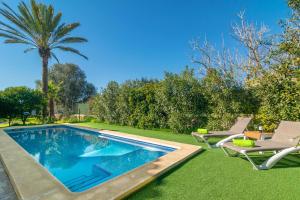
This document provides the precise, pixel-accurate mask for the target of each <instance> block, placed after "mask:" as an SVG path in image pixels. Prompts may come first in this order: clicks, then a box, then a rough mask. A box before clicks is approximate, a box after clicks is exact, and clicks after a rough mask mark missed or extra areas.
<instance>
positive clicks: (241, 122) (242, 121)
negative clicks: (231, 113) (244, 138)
mask: <svg viewBox="0 0 300 200" xmlns="http://www.w3.org/2000/svg"><path fill="white" fill-rule="evenodd" d="M251 119H252V117H238V118H237V120H236V122H235V124H234V125H233V126H232V127H231V128H230V131H231V132H233V133H236V134H239V133H243V132H244V130H245V129H246V128H247V126H248V124H249V123H250V121H251Z"/></svg>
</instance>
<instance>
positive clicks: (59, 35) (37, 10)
mask: <svg viewBox="0 0 300 200" xmlns="http://www.w3.org/2000/svg"><path fill="white" fill-rule="evenodd" d="M2 5H3V7H1V8H0V15H2V16H3V17H4V19H6V21H7V22H4V21H3V20H0V37H2V38H4V39H5V40H4V42H5V43H10V44H14V43H19V44H26V45H30V46H31V47H29V48H28V49H26V50H25V51H24V52H25V53H26V52H29V51H31V50H33V49H36V48H37V49H39V50H45V49H46V50H48V49H49V50H50V52H49V53H50V55H51V57H53V58H54V59H55V60H57V61H58V59H57V57H56V55H55V54H52V53H53V52H51V50H53V49H54V48H56V49H60V50H62V51H69V52H72V53H74V54H77V55H80V56H82V57H84V58H85V59H87V57H86V56H85V55H83V54H82V53H81V52H80V51H78V50H77V49H74V48H72V47H65V46H64V45H60V44H74V43H83V42H87V39H85V38H83V37H72V36H70V33H71V32H72V31H73V30H74V29H76V28H77V27H79V26H80V24H79V23H71V24H65V23H61V18H62V13H60V12H59V13H57V14H55V12H54V8H53V7H52V6H51V5H49V6H48V5H45V4H42V3H37V2H36V1H35V0H31V1H30V4H29V5H28V4H25V3H24V2H23V1H21V2H20V3H19V5H18V7H17V8H18V9H17V11H18V12H16V11H14V10H13V9H12V8H11V7H10V6H8V5H7V4H5V3H2ZM39 52H41V51H39ZM40 55H41V54H40Z"/></svg>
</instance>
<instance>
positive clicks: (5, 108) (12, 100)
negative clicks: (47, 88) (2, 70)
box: [0, 87, 45, 124]
mask: <svg viewBox="0 0 300 200" xmlns="http://www.w3.org/2000/svg"><path fill="white" fill-rule="evenodd" d="M44 103H45V99H44V98H43V95H42V93H41V92H39V91H38V90H33V89H30V88H27V87H10V88H6V89H5V90H4V91H2V92H1V93H0V115H1V117H4V118H7V119H8V120H9V124H11V121H12V120H13V119H14V118H16V117H19V118H21V120H22V121H23V124H25V122H26V120H27V118H28V117H29V116H30V115H32V113H36V114H39V113H40V111H41V109H42V106H43V105H44Z"/></svg>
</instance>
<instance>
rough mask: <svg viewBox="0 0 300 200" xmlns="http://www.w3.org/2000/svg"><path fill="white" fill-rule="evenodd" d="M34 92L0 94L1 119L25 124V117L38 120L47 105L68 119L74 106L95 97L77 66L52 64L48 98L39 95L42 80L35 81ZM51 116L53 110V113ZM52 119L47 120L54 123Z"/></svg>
mask: <svg viewBox="0 0 300 200" xmlns="http://www.w3.org/2000/svg"><path fill="white" fill-rule="evenodd" d="M36 84H37V89H30V88H28V87H9V88H6V89H4V90H3V91H0V118H6V119H8V122H9V125H10V124H11V122H12V121H13V119H16V118H18V119H21V120H22V122H23V124H25V122H26V120H27V118H28V117H30V116H33V117H37V118H40V119H44V118H43V117H42V114H43V113H42V111H43V108H44V106H45V105H47V104H48V103H49V102H50V103H52V104H53V105H52V106H50V107H53V108H54V105H55V106H56V107H57V111H58V112H59V114H60V116H62V117H69V116H70V115H71V114H73V112H74V107H75V105H76V104H77V103H83V102H86V101H87V100H88V99H89V98H90V97H91V96H93V95H95V94H96V88H95V87H94V85H93V84H91V83H88V82H87V81H86V75H85V73H84V71H82V70H81V69H80V68H79V67H78V66H77V65H74V64H68V63H67V64H55V65H54V66H53V67H51V68H50V71H49V90H48V93H47V96H46V97H45V95H44V94H43V92H42V84H41V81H37V82H36ZM53 113H54V110H53ZM53 120H54V119H53V118H50V121H48V122H53Z"/></svg>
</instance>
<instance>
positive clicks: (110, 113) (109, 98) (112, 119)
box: [102, 81, 120, 123]
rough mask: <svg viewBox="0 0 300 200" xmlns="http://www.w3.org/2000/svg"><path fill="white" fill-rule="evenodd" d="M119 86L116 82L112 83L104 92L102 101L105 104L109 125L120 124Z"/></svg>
mask: <svg viewBox="0 0 300 200" xmlns="http://www.w3.org/2000/svg"><path fill="white" fill-rule="evenodd" d="M119 89H120V88H119V84H118V83H117V82H115V81H110V82H109V83H108V84H107V86H106V88H105V89H104V90H103V91H102V100H103V103H104V110H103V112H104V113H105V117H104V119H105V121H107V122H109V123H118V122H119V117H120V115H119V112H118V108H117V100H118V98H119V94H120V92H119Z"/></svg>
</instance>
